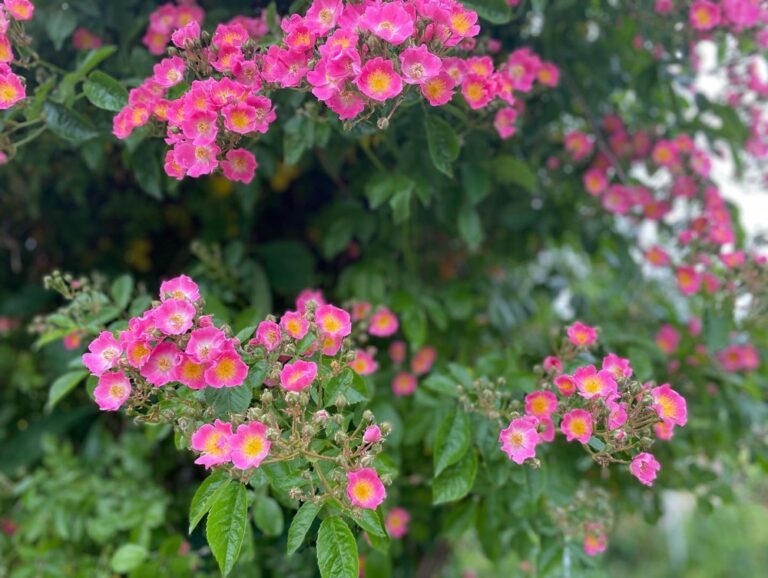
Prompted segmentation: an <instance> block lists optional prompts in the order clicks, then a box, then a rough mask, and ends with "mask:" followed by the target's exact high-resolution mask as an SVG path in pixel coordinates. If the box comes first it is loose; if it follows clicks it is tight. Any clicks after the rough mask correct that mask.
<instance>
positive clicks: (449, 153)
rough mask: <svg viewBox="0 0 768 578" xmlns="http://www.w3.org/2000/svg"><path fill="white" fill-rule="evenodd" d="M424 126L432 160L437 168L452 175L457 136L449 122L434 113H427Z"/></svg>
mask: <svg viewBox="0 0 768 578" xmlns="http://www.w3.org/2000/svg"><path fill="white" fill-rule="evenodd" d="M424 127H425V129H426V131H427V146H428V147H429V154H430V156H431V157H432V162H433V163H434V164H435V167H436V168H437V170H439V171H440V172H441V173H443V174H445V175H447V176H449V177H452V176H453V167H452V164H453V161H455V160H456V159H457V158H459V137H458V136H456V132H455V131H454V130H453V128H452V127H451V125H450V124H448V123H447V122H445V121H444V120H443V119H442V118H440V117H439V116H436V115H434V114H427V116H426V118H425V120H424Z"/></svg>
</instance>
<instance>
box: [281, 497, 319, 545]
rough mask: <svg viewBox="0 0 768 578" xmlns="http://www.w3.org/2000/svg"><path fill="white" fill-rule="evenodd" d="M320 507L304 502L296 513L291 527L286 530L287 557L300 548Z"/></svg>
mask: <svg viewBox="0 0 768 578" xmlns="http://www.w3.org/2000/svg"><path fill="white" fill-rule="evenodd" d="M322 507H323V506H322V505H321V504H316V503H314V502H304V503H303V504H302V505H301V507H300V508H299V510H298V511H297V512H296V515H295V516H294V517H293V521H292V522H291V526H290V528H288V544H287V546H286V548H287V553H288V555H289V556H290V555H291V554H293V553H294V552H296V550H298V549H299V548H300V547H301V544H302V543H303V542H304V538H305V537H306V535H307V532H309V529H310V528H311V527H312V522H314V521H315V518H316V517H317V514H318V513H320V510H321V509H322Z"/></svg>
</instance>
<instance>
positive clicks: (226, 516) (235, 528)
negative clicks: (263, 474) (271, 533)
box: [205, 483, 248, 576]
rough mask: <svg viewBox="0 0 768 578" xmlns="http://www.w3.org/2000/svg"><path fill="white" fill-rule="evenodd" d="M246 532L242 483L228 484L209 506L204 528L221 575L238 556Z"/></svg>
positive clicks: (245, 506) (245, 499)
mask: <svg viewBox="0 0 768 578" xmlns="http://www.w3.org/2000/svg"><path fill="white" fill-rule="evenodd" d="M247 529H248V493H247V492H246V490H245V486H243V485H242V484H238V483H233V484H228V485H227V486H226V487H225V489H224V490H222V492H221V493H220V494H219V495H218V496H217V497H216V500H215V501H214V502H213V504H212V505H211V510H210V512H209V513H208V523H207V525H206V529H205V534H206V538H207V540H208V545H209V546H210V547H211V552H212V553H213V556H214V558H216V562H218V564H219V569H220V570H221V573H222V574H223V575H224V576H226V575H227V574H229V573H230V572H231V571H232V568H233V567H234V565H235V562H237V559H238V557H239V556H240V549H241V548H242V546H243V540H244V539H245V532H246V530H247Z"/></svg>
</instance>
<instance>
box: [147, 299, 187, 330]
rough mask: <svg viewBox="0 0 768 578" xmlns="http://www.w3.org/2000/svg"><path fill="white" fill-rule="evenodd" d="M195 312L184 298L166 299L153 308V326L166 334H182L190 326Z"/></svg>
mask: <svg viewBox="0 0 768 578" xmlns="http://www.w3.org/2000/svg"><path fill="white" fill-rule="evenodd" d="M195 313H196V310H195V306H194V305H192V303H190V302H189V301H187V300H186V299H168V300H167V301H163V303H161V304H160V306H158V307H157V308H156V309H155V314H154V319H155V327H157V329H159V330H160V331H161V332H163V333H165V334H166V335H182V334H183V333H186V332H187V331H189V330H190V329H191V328H192V323H193V321H194V318H195Z"/></svg>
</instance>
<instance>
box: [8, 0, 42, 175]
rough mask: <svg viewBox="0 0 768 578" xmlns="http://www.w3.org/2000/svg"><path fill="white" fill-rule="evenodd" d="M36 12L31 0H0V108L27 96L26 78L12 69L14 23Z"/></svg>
mask: <svg viewBox="0 0 768 578" xmlns="http://www.w3.org/2000/svg"><path fill="white" fill-rule="evenodd" d="M34 13H35V6H34V4H32V2H30V0H0V110H7V109H9V108H11V107H12V106H13V105H15V104H16V103H17V102H19V101H20V100H23V99H24V98H26V94H27V90H26V86H25V85H24V80H23V79H22V78H21V77H20V76H18V75H17V74H15V73H14V72H13V71H12V70H11V63H12V62H13V61H14V58H15V56H14V53H13V41H14V39H15V38H16V36H17V34H18V33H17V32H15V31H14V26H13V23H14V21H16V22H23V21H25V20H30V19H31V18H32V16H33V15H34ZM0 154H2V152H0ZM0 160H2V159H0Z"/></svg>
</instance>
